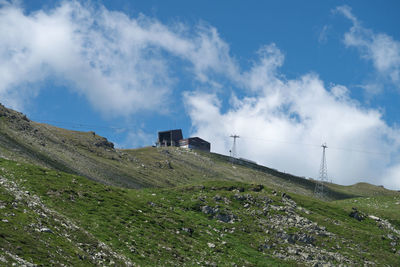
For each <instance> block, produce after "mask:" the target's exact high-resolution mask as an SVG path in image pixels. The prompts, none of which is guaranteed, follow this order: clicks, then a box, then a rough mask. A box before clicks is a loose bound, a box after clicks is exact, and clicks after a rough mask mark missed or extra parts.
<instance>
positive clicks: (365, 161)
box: [185, 45, 400, 188]
mask: <svg viewBox="0 0 400 267" xmlns="http://www.w3.org/2000/svg"><path fill="white" fill-rule="evenodd" d="M282 63H283V55H282V53H281V52H280V51H279V49H278V48H277V47H276V46H275V45H272V46H269V47H266V48H263V49H262V53H260V60H259V62H257V63H255V64H254V65H253V67H252V68H251V69H250V70H249V71H248V72H245V73H244V74H243V78H242V82H243V83H246V84H247V85H248V86H247V87H248V88H249V89H250V92H254V91H256V92H257V94H256V95H255V96H252V97H250V96H247V97H243V98H241V99H238V98H237V97H234V100H233V101H231V103H233V105H232V106H231V107H229V108H228V109H227V110H226V111H222V110H223V103H222V101H221V99H219V97H218V96H217V95H216V94H209V93H208V94H207V93H202V92H191V93H186V94H185V101H186V103H187V110H188V112H189V115H190V117H191V119H192V124H193V132H194V135H197V136H202V137H204V138H205V139H208V140H210V141H211V142H212V147H213V150H214V151H216V152H219V153H223V154H228V153H227V152H228V151H229V149H230V148H231V146H232V140H229V139H230V138H229V135H230V134H234V133H235V134H238V135H239V136H240V138H239V140H238V154H239V156H240V157H244V158H248V159H252V160H256V161H257V162H259V163H261V164H264V165H266V166H271V167H274V168H277V169H279V170H281V171H286V172H291V173H295V174H298V175H304V176H309V177H316V176H317V175H318V169H319V163H320V158H321V151H322V150H321V147H320V145H318V144H322V143H323V142H327V143H328V151H327V158H328V173H329V176H330V177H331V178H332V179H333V180H334V181H335V182H337V183H341V184H352V183H355V182H358V181H369V182H372V183H375V184H385V185H386V186H390V187H392V188H393V187H396V186H398V183H399V182H398V179H399V176H398V175H399V172H397V170H398V168H397V169H393V170H392V171H391V172H390V175H388V176H386V179H381V178H382V177H383V176H382V174H384V173H385V172H387V170H388V169H391V168H392V165H391V159H392V156H393V155H394V154H396V153H398V148H399V144H400V142H399V141H400V140H399V138H398V135H399V133H400V132H399V131H398V130H395V129H392V128H390V127H389V126H387V125H386V124H385V122H384V121H383V119H382V117H381V114H380V113H379V112H378V111H376V110H373V109H365V108H362V107H361V106H360V104H359V103H358V102H356V101H354V100H352V99H351V98H350V96H349V92H348V89H347V88H346V87H345V86H341V85H333V86H330V87H329V88H327V87H326V86H325V85H324V83H323V81H321V79H320V78H319V77H318V75H316V74H312V73H311V74H305V75H303V76H301V77H299V78H298V79H293V80H287V79H285V78H284V77H283V76H282V75H280V74H279V71H278V68H279V67H280V66H281V65H282Z"/></svg>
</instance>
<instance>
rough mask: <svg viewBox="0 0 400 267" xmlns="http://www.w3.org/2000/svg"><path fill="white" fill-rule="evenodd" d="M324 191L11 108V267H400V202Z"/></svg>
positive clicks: (4, 140) (0, 178)
mask: <svg viewBox="0 0 400 267" xmlns="http://www.w3.org/2000/svg"><path fill="white" fill-rule="evenodd" d="M88 178H89V179H88ZM314 187H315V181H313V180H309V179H304V178H302V177H297V176H294V175H291V174H286V173H281V172H279V171H277V170H274V169H271V168H268V167H265V166H260V165H257V164H253V163H250V162H245V161H241V160H233V159H232V158H230V157H226V156H223V155H219V154H214V153H207V152H200V151H195V150H187V149H180V148H174V147H169V148H153V147H146V148H141V149H130V150H121V149H115V148H114V147H113V144H112V143H110V142H109V141H108V140H107V139H106V138H104V137H101V136H98V135H97V134H95V133H94V132H77V131H70V130H65V129H61V128H57V127H53V126H50V125H47V124H40V123H36V122H33V121H30V120H29V119H28V118H26V117H25V116H24V115H23V114H21V113H18V112H15V111H13V110H10V109H6V108H5V107H3V106H1V105H0V266H3V265H4V266H12V265H13V264H15V265H17V266H21V265H24V266H49V265H55V266H59V265H66V266H99V265H101V266H194V265H199V266H293V265H299V266H337V265H340V264H342V265H344V266H374V265H375V266H398V265H399V263H400V230H399V229H400V193H399V192H396V191H391V190H387V189H385V188H383V187H380V186H374V185H370V184H366V183H359V184H355V185H352V186H341V185H336V184H330V183H329V184H328V183H327V184H326V187H325V189H326V192H327V198H326V199H324V200H319V199H315V198H314V196H313V191H314ZM350 215H351V216H350ZM324 264H325V265H324Z"/></svg>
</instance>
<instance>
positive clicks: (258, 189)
mask: <svg viewBox="0 0 400 267" xmlns="http://www.w3.org/2000/svg"><path fill="white" fill-rule="evenodd" d="M263 189H264V186H263V185H262V184H259V185H256V186H255V187H253V188H251V190H252V191H254V192H260V191H261V190H263Z"/></svg>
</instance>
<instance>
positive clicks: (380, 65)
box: [336, 6, 400, 86]
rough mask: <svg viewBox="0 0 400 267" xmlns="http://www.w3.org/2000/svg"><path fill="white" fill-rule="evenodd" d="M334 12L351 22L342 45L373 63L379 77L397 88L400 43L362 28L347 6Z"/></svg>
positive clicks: (399, 73) (383, 34)
mask: <svg viewBox="0 0 400 267" xmlns="http://www.w3.org/2000/svg"><path fill="white" fill-rule="evenodd" d="M336 12H338V13H340V14H342V15H343V16H345V17H346V18H347V19H349V20H351V22H352V24H353V25H352V27H351V28H350V30H349V31H348V32H346V33H345V35H344V40H343V41H344V44H345V45H346V46H348V47H355V48H357V49H358V51H359V52H360V54H361V56H362V57H363V58H365V59H366V60H369V61H371V62H372V63H373V66H374V68H375V69H376V71H377V72H378V73H379V75H381V77H383V78H385V79H387V80H389V81H391V82H392V83H393V84H394V85H396V86H398V84H399V81H400V42H399V41H397V40H395V39H393V37H391V36H389V35H387V34H385V33H375V32H374V31H372V30H371V29H367V28H365V27H363V26H362V24H361V22H360V21H359V20H358V19H357V17H355V16H354V15H353V13H352V12H351V8H350V7H349V6H340V7H337V8H336Z"/></svg>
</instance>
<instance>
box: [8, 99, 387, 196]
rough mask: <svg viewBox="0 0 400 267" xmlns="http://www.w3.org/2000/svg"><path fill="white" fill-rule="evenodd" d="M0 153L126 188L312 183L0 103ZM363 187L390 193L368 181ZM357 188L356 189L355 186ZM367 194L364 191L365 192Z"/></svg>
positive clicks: (298, 188) (306, 188)
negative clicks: (54, 121) (118, 139)
mask: <svg viewBox="0 0 400 267" xmlns="http://www.w3.org/2000/svg"><path fill="white" fill-rule="evenodd" d="M0 156H1V157H3V158H8V159H11V160H15V161H18V162H24V163H32V164H35V165H39V166H43V167H48V168H52V169H55V170H60V171H64V172H68V173H71V174H77V175H81V176H85V177H88V178H90V179H91V180H94V181H98V182H101V183H103V184H108V185H115V186H120V187H126V188H144V187H166V186H177V185H184V184H192V183H195V182H200V181H206V180H226V181H241V182H250V183H251V182H253V183H260V184H264V185H267V186H272V187H279V188H283V189H285V190H286V191H288V192H293V193H298V194H303V195H312V193H313V190H314V187H315V183H314V181H312V180H307V179H304V178H301V177H296V176H294V175H290V174H285V173H281V172H278V171H276V170H274V169H271V168H267V167H264V166H260V165H257V164H252V163H248V162H243V161H235V162H232V159H231V158H229V157H226V156H223V155H218V154H213V153H205V152H198V151H191V150H186V149H178V148H152V147H147V148H142V149H134V150H121V149H115V148H114V147H113V144H112V143H110V142H109V141H108V140H107V139H106V138H104V137H101V136H98V135H97V134H96V133H94V132H78V131H70V130H65V129H61V128H57V127H54V126H51V125H47V124H41V123H36V122H33V121H31V120H29V119H28V118H27V117H26V116H25V115H23V114H21V113H19V112H16V111H13V110H10V109H7V108H5V107H4V106H1V105H0ZM369 186H370V189H369V191H368V192H370V193H372V192H373V191H374V190H375V191H377V192H378V191H379V194H381V193H382V192H385V194H386V193H387V194H392V193H391V191H389V190H385V189H382V188H379V187H376V186H372V185H369ZM357 188H360V190H357ZM327 191H328V199H344V198H348V197H352V196H355V195H365V194H366V191H365V188H362V186H360V185H355V186H353V187H343V186H338V185H331V184H328V185H327ZM367 194H369V193H367Z"/></svg>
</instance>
